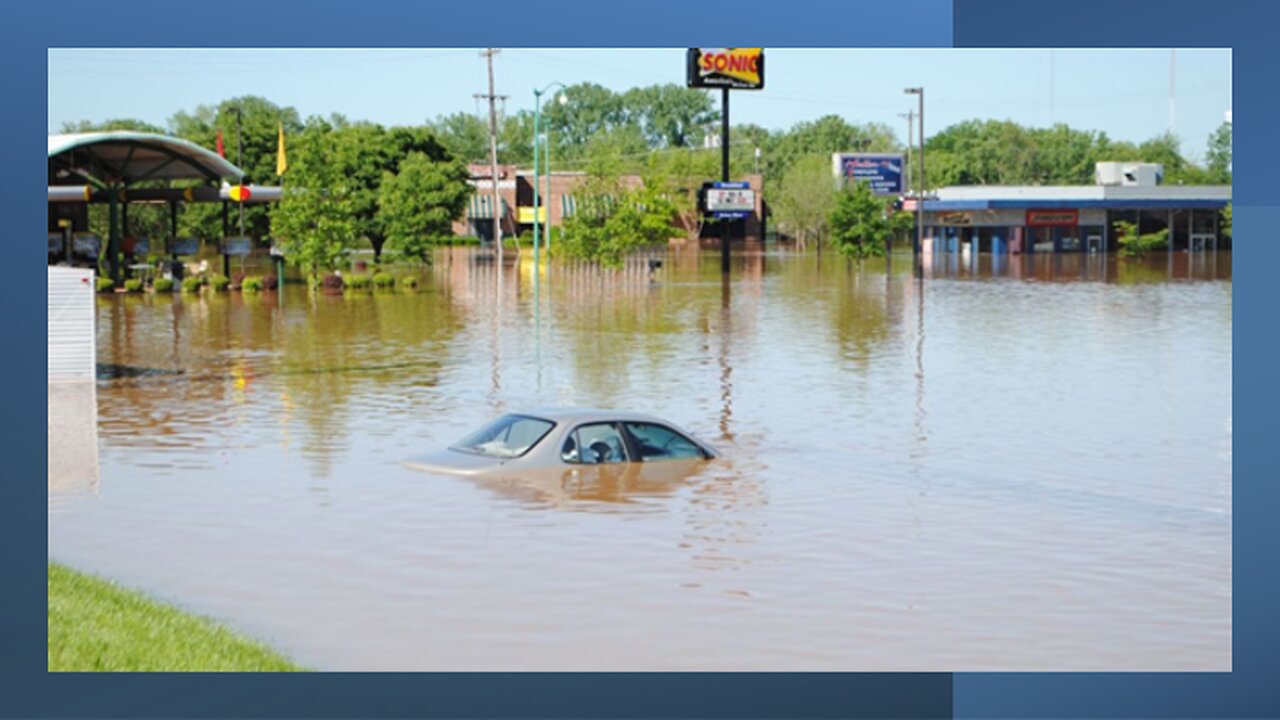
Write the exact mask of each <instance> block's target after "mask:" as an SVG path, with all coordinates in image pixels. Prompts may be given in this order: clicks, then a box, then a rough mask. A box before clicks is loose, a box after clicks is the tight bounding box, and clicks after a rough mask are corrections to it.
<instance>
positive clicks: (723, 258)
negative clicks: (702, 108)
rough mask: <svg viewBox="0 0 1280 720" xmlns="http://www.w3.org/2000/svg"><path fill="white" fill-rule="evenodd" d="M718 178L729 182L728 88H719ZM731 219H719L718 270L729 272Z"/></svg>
mask: <svg viewBox="0 0 1280 720" xmlns="http://www.w3.org/2000/svg"><path fill="white" fill-rule="evenodd" d="M720 92H721V108H722V109H721V113H720V179H721V180H722V181H724V182H729V88H727V87H726V88H720ZM731 222H732V221H731V220H729V219H727V218H724V219H721V220H720V272H722V273H724V274H726V275H728V274H729V225H730V223H731Z"/></svg>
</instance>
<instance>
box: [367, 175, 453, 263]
mask: <svg viewBox="0 0 1280 720" xmlns="http://www.w3.org/2000/svg"><path fill="white" fill-rule="evenodd" d="M471 190H472V188H471V186H470V185H468V184H467V168H466V166H465V165H464V164H463V163H461V162H459V161H456V160H454V161H437V160H432V159H431V158H430V157H428V156H427V155H425V154H423V153H420V152H414V153H410V154H409V155H408V156H407V157H405V159H404V160H403V161H401V163H400V172H399V173H396V174H392V173H390V172H387V173H385V175H384V177H383V180H382V185H381V188H380V189H379V192H378V209H379V212H380V214H381V216H382V221H383V223H384V226H385V228H386V236H387V253H388V254H389V255H390V256H392V257H393V258H395V259H411V260H427V259H428V258H429V252H430V247H431V243H432V241H433V240H435V239H437V238H438V237H439V236H442V235H448V234H450V232H451V227H452V223H453V221H454V220H455V219H456V218H458V217H461V215H462V213H463V211H464V210H465V209H466V206H467V200H468V199H469V198H470V196H471Z"/></svg>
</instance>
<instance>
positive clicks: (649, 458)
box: [622, 422, 707, 462]
mask: <svg viewBox="0 0 1280 720" xmlns="http://www.w3.org/2000/svg"><path fill="white" fill-rule="evenodd" d="M622 427H623V428H624V429H625V430H626V432H627V436H628V439H629V440H630V441H631V445H632V448H633V451H632V455H633V456H634V457H635V458H636V459H638V460H640V461H641V462H655V461H660V460H705V459H706V458H707V454H706V453H705V452H704V451H703V449H702V447H701V446H700V445H698V443H696V442H694V441H693V440H692V439H691V438H688V437H686V436H685V435H683V434H682V433H680V432H677V431H676V430H674V429H672V428H670V427H667V426H666V425H662V424H661V423H652V422H624V423H622Z"/></svg>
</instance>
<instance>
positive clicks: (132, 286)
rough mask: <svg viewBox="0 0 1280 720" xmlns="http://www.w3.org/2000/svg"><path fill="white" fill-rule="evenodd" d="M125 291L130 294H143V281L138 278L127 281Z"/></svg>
mask: <svg viewBox="0 0 1280 720" xmlns="http://www.w3.org/2000/svg"><path fill="white" fill-rule="evenodd" d="M124 291H125V292H130V293H136V292H142V281H141V280H139V279H138V278H132V279H129V280H125V281H124Z"/></svg>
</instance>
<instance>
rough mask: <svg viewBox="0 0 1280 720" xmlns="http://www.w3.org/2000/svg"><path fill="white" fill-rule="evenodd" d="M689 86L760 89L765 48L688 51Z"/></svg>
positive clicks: (698, 49)
mask: <svg viewBox="0 0 1280 720" xmlns="http://www.w3.org/2000/svg"><path fill="white" fill-rule="evenodd" d="M688 86H689V87H693V88H716V87H720V88H733V89H735V90H759V89H761V88H763V87H764V48H689V61H688Z"/></svg>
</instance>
